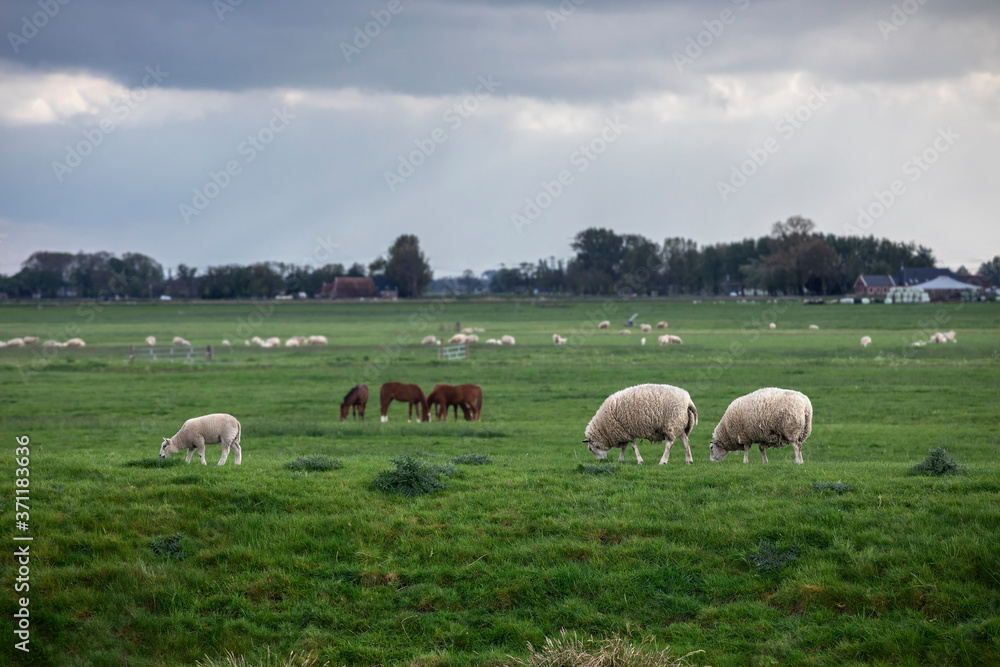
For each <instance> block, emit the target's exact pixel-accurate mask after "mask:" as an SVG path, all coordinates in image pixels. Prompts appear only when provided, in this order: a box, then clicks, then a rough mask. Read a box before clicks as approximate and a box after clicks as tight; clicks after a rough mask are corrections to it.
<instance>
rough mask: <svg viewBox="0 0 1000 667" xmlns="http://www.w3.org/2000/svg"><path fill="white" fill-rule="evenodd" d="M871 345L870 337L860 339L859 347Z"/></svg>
mask: <svg viewBox="0 0 1000 667" xmlns="http://www.w3.org/2000/svg"><path fill="white" fill-rule="evenodd" d="M871 344H872V337H871V336H862V337H861V347H868V346H869V345H871Z"/></svg>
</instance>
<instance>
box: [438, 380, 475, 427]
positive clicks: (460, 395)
mask: <svg viewBox="0 0 1000 667" xmlns="http://www.w3.org/2000/svg"><path fill="white" fill-rule="evenodd" d="M427 402H428V404H433V405H436V406H437V407H436V410H435V411H436V414H437V418H438V421H441V417H442V416H443V417H444V420H445V421H448V408H449V407H452V408H454V410H455V421H458V408H462V414H463V415H464V416H465V421H481V420H482V410H483V389H482V387H480V386H479V385H475V384H460V385H449V384H438V385H435V386H434V389H432V390H431V393H430V395H429V396H428V397H427Z"/></svg>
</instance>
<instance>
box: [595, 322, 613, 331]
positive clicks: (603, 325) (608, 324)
mask: <svg viewBox="0 0 1000 667" xmlns="http://www.w3.org/2000/svg"><path fill="white" fill-rule="evenodd" d="M597 328H598V329H610V328H611V322H609V321H607V320H604V321H603V322H601V323H600V324H598V325H597Z"/></svg>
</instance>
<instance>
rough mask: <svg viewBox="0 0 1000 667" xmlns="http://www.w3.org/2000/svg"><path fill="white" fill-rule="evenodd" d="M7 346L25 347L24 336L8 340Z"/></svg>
mask: <svg viewBox="0 0 1000 667" xmlns="http://www.w3.org/2000/svg"><path fill="white" fill-rule="evenodd" d="M7 347H24V339H23V338H11V339H10V340H9V341H7Z"/></svg>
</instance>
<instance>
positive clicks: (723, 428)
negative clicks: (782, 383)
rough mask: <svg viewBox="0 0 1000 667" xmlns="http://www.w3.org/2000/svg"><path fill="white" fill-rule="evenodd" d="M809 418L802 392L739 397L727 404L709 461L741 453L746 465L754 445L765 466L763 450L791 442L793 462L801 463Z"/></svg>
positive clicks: (763, 392)
mask: <svg viewBox="0 0 1000 667" xmlns="http://www.w3.org/2000/svg"><path fill="white" fill-rule="evenodd" d="M812 417H813V409H812V403H811V402H810V401H809V397H808V396H806V395H805V394H803V393H802V392H798V391H793V390H791V389H778V388H777V387H767V388H765V389H758V390H757V391H755V392H752V393H749V394H747V395H746V396H740V397H739V398H737V399H736V400H735V401H733V402H732V403H730V404H729V407H728V408H726V413H725V414H724V415H722V419H721V420H719V424H718V426H716V427H715V431H713V432H712V444H711V445H709V452H710V454H711V459H712V460H713V461H721V460H722V459H724V458H726V455H727V454H729V452H735V451H739V450H743V463H746V462H747V461H749V459H750V447H751V446H752V445H754V444H757V445H759V446H760V455H761V458H762V460H763V462H764V463H767V454H766V453H765V451H764V450H765V448H768V447H784V446H785V445H787V444H789V443H791V445H792V449H794V450H795V462H796V463H802V443H804V442H805V441H806V438H808V437H809V434H810V433H811V432H812Z"/></svg>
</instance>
